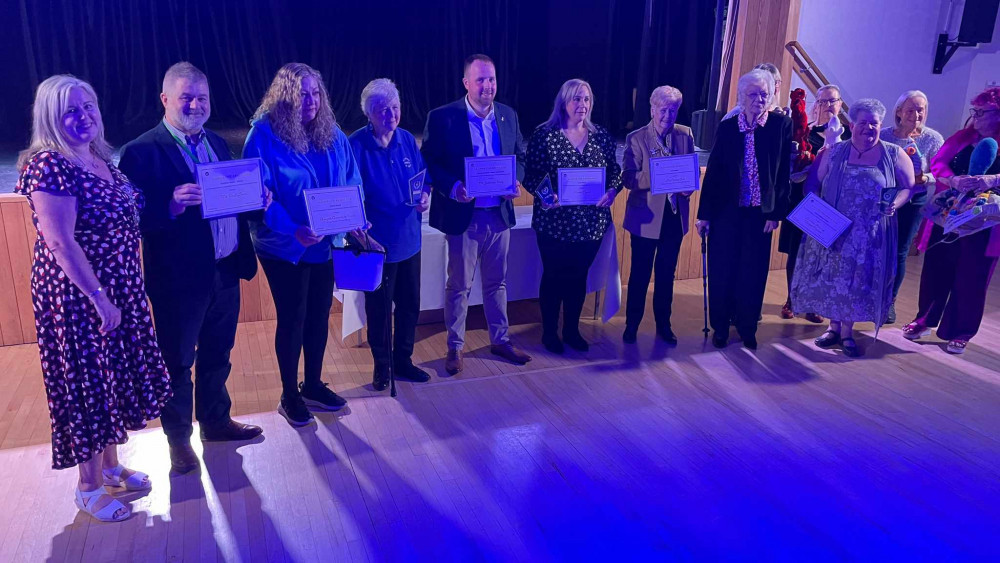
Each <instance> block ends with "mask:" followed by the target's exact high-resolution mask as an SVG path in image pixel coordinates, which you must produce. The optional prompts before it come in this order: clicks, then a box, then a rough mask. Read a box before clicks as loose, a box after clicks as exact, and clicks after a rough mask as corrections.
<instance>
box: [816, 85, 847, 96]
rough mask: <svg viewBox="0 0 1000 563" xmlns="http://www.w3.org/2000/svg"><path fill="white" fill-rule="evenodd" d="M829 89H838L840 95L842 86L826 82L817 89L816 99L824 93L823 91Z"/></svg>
mask: <svg viewBox="0 0 1000 563" xmlns="http://www.w3.org/2000/svg"><path fill="white" fill-rule="evenodd" d="M827 90H836V91H837V95H838V96H839V95H840V94H841V91H840V86H837V85H836V84H824V85H822V86H820V87H819V88H817V89H816V99H817V100H818V99H819V97H820V96H822V95H823V92H826V91H827Z"/></svg>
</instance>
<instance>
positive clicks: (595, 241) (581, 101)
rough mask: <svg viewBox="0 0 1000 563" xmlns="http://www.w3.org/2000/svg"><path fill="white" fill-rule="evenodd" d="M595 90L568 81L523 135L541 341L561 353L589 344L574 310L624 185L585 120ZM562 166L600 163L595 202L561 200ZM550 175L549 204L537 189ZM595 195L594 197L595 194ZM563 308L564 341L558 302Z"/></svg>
mask: <svg viewBox="0 0 1000 563" xmlns="http://www.w3.org/2000/svg"><path fill="white" fill-rule="evenodd" d="M593 102H594V99H593V90H592V89H591V88H590V84H587V83H586V82H585V81H583V80H579V79H572V80H567V81H566V82H565V83H564V84H563V85H562V88H560V89H559V94H557V95H556V101H555V107H554V108H553V110H552V116H551V117H549V120H548V121H546V122H545V123H543V124H541V125H539V126H538V128H537V129H535V132H534V133H533V134H532V135H531V139H530V140H529V141H528V166H527V170H526V171H525V176H524V186H525V187H526V188H527V189H528V190H529V191H530V192H532V194H534V195H535V205H534V212H533V214H532V217H531V226H532V228H534V229H535V235H536V237H537V238H538V250H539V252H540V253H541V256H542V283H541V287H540V288H539V292H538V304H539V306H540V307H541V309H542V344H544V345H545V348H546V349H547V350H549V351H550V352H553V353H556V354H562V353H563V351H564V348H563V343H564V342H565V344H566V345H567V346H569V347H570V348H573V349H575V350H579V351H581V352H583V351H587V350H588V349H589V345H588V344H587V341H586V340H584V339H583V337H582V336H581V335H580V312H581V311H582V310H583V301H584V299H585V298H586V296H587V273H588V272H589V271H590V265H591V264H593V263H594V258H596V257H597V251H598V250H600V248H601V239H603V238H604V233H605V231H607V229H608V227H609V226H610V225H611V209H610V208H611V205H612V204H613V203H614V201H615V196H616V195H618V192H620V191H621V189H622V184H621V166H619V165H618V160H617V158H616V156H615V141H614V139H612V138H611V135H609V134H608V132H607V130H606V129H604V128H602V127H598V126H596V125H594V124H593V123H591V121H590V111H591V108H593ZM560 168H604V173H605V183H604V193H603V195H602V196H601V197H600V200H599V201H597V203H596V204H590V205H560V202H559V169H560ZM546 175H548V177H549V179H550V181H551V182H552V186H553V189H554V191H555V192H556V194H555V197H554V198H553V201H552V203H551V204H549V203H546V202H545V201H543V199H544V198H542V197H540V196H541V194H538V193H536V191H537V190H538V187H539V185H540V184H541V183H542V181H543V180H544V178H545V176H546ZM595 199H596V198H595ZM560 306H562V309H563V331H562V340H560V339H559V335H558V327H559V308H560Z"/></svg>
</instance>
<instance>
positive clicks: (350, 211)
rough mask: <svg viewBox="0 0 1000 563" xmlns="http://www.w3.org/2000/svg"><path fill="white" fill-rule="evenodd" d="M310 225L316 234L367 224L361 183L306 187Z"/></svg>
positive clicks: (333, 232)
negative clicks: (308, 188)
mask: <svg viewBox="0 0 1000 563" xmlns="http://www.w3.org/2000/svg"><path fill="white" fill-rule="evenodd" d="M302 195H303V197H305V198H306V214H307V215H308V217H309V227H310V228H311V229H312V230H313V232H315V233H316V234H317V235H336V234H339V233H346V232H349V231H353V230H354V229H360V228H362V227H364V226H365V225H367V224H368V220H367V219H366V218H365V205H364V203H363V200H362V199H361V186H334V187H332V188H313V189H311V190H305V191H304V192H303V194H302Z"/></svg>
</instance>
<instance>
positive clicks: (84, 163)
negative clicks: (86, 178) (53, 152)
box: [72, 152, 101, 174]
mask: <svg viewBox="0 0 1000 563" xmlns="http://www.w3.org/2000/svg"><path fill="white" fill-rule="evenodd" d="M87 155H88V156H89V157H90V158H89V159H88V160H84V159H82V158H80V156H79V155H77V154H74V155H73V159H72V160H73V161H74V162H75V163H76V164H78V165H80V167H81V168H83V169H84V170H90V171H92V172H94V173H95V174H96V173H98V172H100V171H101V168H100V166H98V164H97V159H96V158H94V154H93V153H91V152H88V153H87Z"/></svg>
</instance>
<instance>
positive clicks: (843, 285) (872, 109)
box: [792, 99, 913, 357]
mask: <svg viewBox="0 0 1000 563" xmlns="http://www.w3.org/2000/svg"><path fill="white" fill-rule="evenodd" d="M884 117H885V106H883V105H882V103H881V102H879V101H878V100H874V99H863V100H858V102H857V103H855V104H854V105H852V106H851V110H850V118H851V122H852V126H851V140H849V141H842V142H840V143H837V144H836V145H834V146H833V147H832V148H830V149H824V150H823V151H821V152H820V154H819V156H818V158H817V160H816V162H815V163H814V165H813V167H812V171H811V172H810V175H809V179H808V180H806V186H805V190H806V193H809V192H818V195H819V196H820V197H822V198H823V199H824V200H825V201H826V202H827V203H829V204H830V205H832V206H833V207H835V208H836V209H837V211H839V212H840V213H842V214H843V215H845V216H846V217H847V218H848V219H850V220H851V224H850V226H849V227H848V228H847V230H846V231H844V233H843V234H841V235H840V237H839V238H838V239H837V240H836V241H835V242H834V243H833V244H832V245H830V248H825V247H824V246H823V245H822V244H820V243H819V242H818V241H816V240H815V239H813V238H811V237H807V238H805V239H803V241H802V245H801V247H800V248H799V255H798V259H797V260H798V261H797V263H796V265H795V275H794V277H793V278H792V303H795V306H796V308H798V309H801V310H804V311H815V312H816V313H818V314H820V315H823V316H825V317H827V318H829V319H830V326H829V328H827V330H826V332H824V333H823V335H822V336H820V337H819V338H817V339H816V345H817V346H820V347H822V348H828V347H831V346H835V345H837V344H842V346H843V350H844V353H845V354H846V355H848V356H851V357H857V356H860V355H861V349H860V348H858V345H857V343H856V342H855V340H854V334H853V325H854V323H855V322H864V321H873V322H875V325H876V330H877V328H878V327H879V326H881V325H882V324H883V323H884V322H885V319H886V315H887V314H888V311H889V306H890V304H891V303H892V284H893V280H894V278H895V275H896V229H897V227H896V217H895V212H896V209H898V208H899V207H901V206H902V205H904V204H905V203H906V202H907V201H908V200H909V198H910V191H911V189H912V187H913V164H912V163H911V162H910V159H909V157H907V155H906V153H905V152H904V151H903V149H902V148H900V147H898V146H896V145H893V144H890V143H886V142H885V141H881V140H880V139H879V130H880V129H881V127H882V119H883V118H884Z"/></svg>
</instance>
